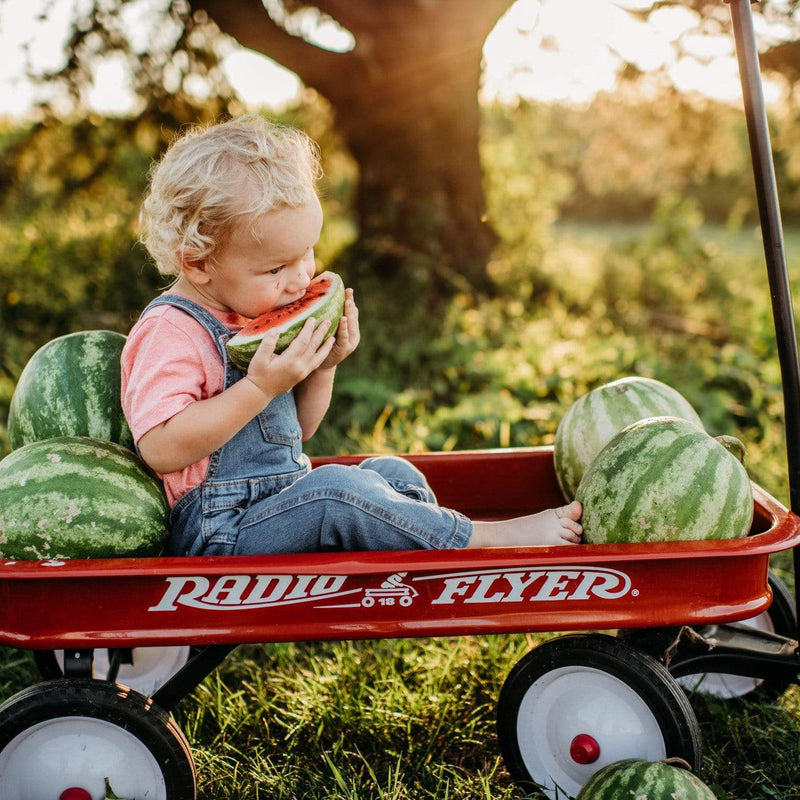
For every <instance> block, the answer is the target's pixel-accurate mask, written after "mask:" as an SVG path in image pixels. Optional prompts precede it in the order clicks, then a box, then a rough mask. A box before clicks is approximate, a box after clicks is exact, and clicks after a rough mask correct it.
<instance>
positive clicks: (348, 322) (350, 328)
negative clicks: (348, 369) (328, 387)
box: [321, 289, 361, 369]
mask: <svg viewBox="0 0 800 800" xmlns="http://www.w3.org/2000/svg"><path fill="white" fill-rule="evenodd" d="M334 338H335V340H336V341H335V343H334V345H333V349H332V350H331V352H330V353H329V354H328V357H327V358H326V359H325V360H324V361H323V362H322V364H321V367H322V369H330V368H331V367H335V366H336V365H337V364H341V363H342V361H344V360H345V359H346V358H347V356H349V355H350V353H352V352H353V351H354V350H355V349H356V347H358V343H359V341H360V340H361V331H360V329H359V327H358V308H357V307H356V301H355V300H354V299H353V290H352V289H347V290H346V291H345V300H344V313H343V314H342V318H341V319H340V320H339V327H338V328H337V329H336V336H335V337H334Z"/></svg>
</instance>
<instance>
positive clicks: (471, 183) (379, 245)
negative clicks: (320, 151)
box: [192, 0, 510, 290]
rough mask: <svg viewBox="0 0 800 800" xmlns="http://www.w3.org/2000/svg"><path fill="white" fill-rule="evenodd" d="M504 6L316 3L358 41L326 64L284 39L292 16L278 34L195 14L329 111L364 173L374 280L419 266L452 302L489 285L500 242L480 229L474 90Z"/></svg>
mask: <svg viewBox="0 0 800 800" xmlns="http://www.w3.org/2000/svg"><path fill="white" fill-rule="evenodd" d="M284 5H285V6H288V1H287V0H284ZM509 5H510V0H319V2H317V4H316V6H317V7H318V8H319V9H320V11H322V12H323V14H328V15H330V17H332V18H333V19H335V20H337V21H338V22H339V23H340V24H341V25H342V26H343V27H345V28H347V29H348V30H350V31H351V33H353V35H354V37H355V40H356V45H355V48H354V49H353V50H352V51H350V52H348V53H333V52H330V51H327V50H324V49H321V48H319V47H316V46H314V45H311V44H309V43H308V42H306V41H305V40H303V39H302V38H300V37H299V36H295V35H292V34H290V33H289V32H287V30H286V28H290V27H291V22H292V19H291V16H290V17H287V18H286V19H285V20H283V21H282V23H281V24H279V23H277V22H276V21H274V20H273V19H272V18H271V17H270V16H269V15H268V14H267V12H266V11H264V6H263V5H262V2H261V0H193V2H192V7H193V8H194V9H196V10H197V9H203V10H205V11H206V12H207V13H208V15H209V16H210V17H211V18H212V19H213V20H214V21H215V22H216V23H217V24H218V25H219V27H220V28H221V30H223V31H224V32H225V33H228V34H230V35H231V36H233V37H234V38H235V39H237V40H238V41H239V42H240V44H242V45H244V46H245V47H249V48H251V49H253V50H257V51H259V52H262V53H265V54H266V55H269V56H270V57H271V58H273V59H275V60H276V61H278V62H279V63H281V64H283V65H284V66H286V67H287V68H288V69H291V70H293V71H294V72H296V73H297V74H298V75H299V76H300V78H301V79H302V80H303V81H304V83H305V84H306V85H307V86H311V87H313V88H315V89H317V90H318V91H319V92H320V93H321V94H322V95H324V96H325V97H326V98H327V99H328V100H329V101H330V103H331V105H332V106H333V108H334V112H335V120H336V127H337V130H338V131H339V132H340V133H341V135H342V137H343V139H344V141H345V143H346V144H347V146H348V147H349V149H350V151H351V153H352V154H353V156H354V158H355V159H356V161H357V163H358V165H359V170H360V174H359V187H358V195H357V201H356V203H357V207H356V211H357V215H358V221H359V225H360V237H361V244H362V246H366V247H367V248H370V249H372V250H374V251H375V252H377V253H380V254H382V257H380V258H376V260H375V268H376V269H379V270H380V269H383V270H387V271H390V270H392V269H394V268H395V267H396V266H397V265H399V264H400V263H401V262H402V261H404V260H405V256H407V255H423V256H426V257H427V259H428V263H429V265H430V267H431V269H432V270H433V271H434V273H435V274H436V276H437V278H438V281H437V282H438V283H439V284H440V285H441V284H442V283H443V282H444V283H445V284H446V285H447V284H449V286H450V288H451V290H452V289H454V288H464V287H465V286H472V287H477V288H486V286H487V284H488V281H487V278H486V270H485V265H486V261H487V258H488V256H489V254H490V252H491V249H492V247H493V246H494V243H495V236H494V233H493V231H492V230H491V228H490V226H489V225H487V224H486V222H485V204H484V193H483V186H482V172H481V165H480V156H479V150H478V146H479V125H480V110H479V105H478V89H479V82H480V74H481V58H482V49H483V43H484V41H485V40H486V37H487V36H488V35H489V33H490V32H491V30H492V28H493V27H494V26H495V24H496V23H497V20H498V19H499V17H500V15H501V14H502V13H503V12H504V11H505V9H506V8H508V6H509ZM284 25H285V26H286V27H284Z"/></svg>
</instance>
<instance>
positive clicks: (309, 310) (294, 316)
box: [226, 272, 344, 370]
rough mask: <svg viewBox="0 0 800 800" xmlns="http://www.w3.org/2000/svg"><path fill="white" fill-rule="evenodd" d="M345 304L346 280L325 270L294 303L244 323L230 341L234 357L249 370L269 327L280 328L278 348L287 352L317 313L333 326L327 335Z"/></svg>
mask: <svg viewBox="0 0 800 800" xmlns="http://www.w3.org/2000/svg"><path fill="white" fill-rule="evenodd" d="M343 308H344V283H343V282H342V279H341V278H340V277H339V276H338V275H337V274H336V273H335V272H323V273H322V274H321V275H317V277H316V278H314V280H313V281H311V283H309V284H308V287H307V288H306V292H305V294H304V295H303V296H302V297H301V298H300V299H299V300H295V301H294V302H293V303H289V304H288V305H285V306H281V307H280V308H276V309H273V310H272V311H267V312H266V313H265V314H262V315H261V316H260V317H256V318H255V319H254V320H251V321H250V322H249V323H248V324H247V325H245V326H244V328H242V329H241V330H240V331H239V332H238V333H237V334H236V335H235V336H232V337H231V338H230V339H229V340H228V343H227V345H226V347H227V348H228V353H229V355H230V357H231V361H233V363H234V364H235V365H236V366H237V367H239V369H241V370H246V369H247V366H248V365H249V364H250V359H251V358H252V357H253V356H254V355H255V352H256V350H258V346H259V345H260V344H261V340H262V339H263V338H264V336H265V334H266V333H267V331H271V330H274V329H276V328H277V330H278V331H279V334H280V335H279V336H278V341H277V343H276V344H275V352H276V353H281V352H283V351H284V350H285V349H286V348H287V347H288V346H289V345H290V344H291V342H292V340H293V339H294V337H295V336H297V334H298V333H300V331H301V330H302V328H303V325H305V324H306V320H307V319H308V318H309V317H314V318H315V319H316V320H317V324H319V323H321V322H324V321H325V320H326V319H329V320H330V321H331V327H330V328H329V330H328V333H327V334H326V336H325V338H326V339H327V338H328V336H333V334H334V333H336V327H337V325H338V323H339V318H340V317H341V316H342V310H343Z"/></svg>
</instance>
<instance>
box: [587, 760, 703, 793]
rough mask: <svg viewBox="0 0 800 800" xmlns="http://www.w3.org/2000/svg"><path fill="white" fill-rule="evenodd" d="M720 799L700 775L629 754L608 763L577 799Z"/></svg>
mask: <svg viewBox="0 0 800 800" xmlns="http://www.w3.org/2000/svg"><path fill="white" fill-rule="evenodd" d="M622 798H630V799H631V800H639V799H640V798H642V799H643V800H673V798H675V799H677V798H680V800H717V797H716V795H715V794H714V792H712V791H711V789H710V788H709V787H708V786H706V784H705V783H703V781H701V780H700V778H698V777H697V776H696V775H693V774H692V773H691V772H689V771H688V770H686V769H681V768H680V767H673V766H672V765H671V764H665V763H663V762H660V761H645V760H643V759H638V758H626V759H622V760H620V761H615V762H613V763H611V764H607V765H606V766H605V767H602V768H601V769H599V770H598V771H597V772H595V773H594V775H592V776H591V777H590V778H589V780H588V781H586V783H585V784H584V785H583V786H582V787H581V790H580V791H579V792H578V795H577V797H576V798H575V800H622Z"/></svg>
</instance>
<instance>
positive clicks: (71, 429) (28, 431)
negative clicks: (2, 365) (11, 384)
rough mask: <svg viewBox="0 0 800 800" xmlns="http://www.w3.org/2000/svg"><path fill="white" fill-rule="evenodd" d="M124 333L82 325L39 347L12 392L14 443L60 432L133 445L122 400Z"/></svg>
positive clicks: (10, 424) (10, 433)
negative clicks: (121, 381)
mask: <svg viewBox="0 0 800 800" xmlns="http://www.w3.org/2000/svg"><path fill="white" fill-rule="evenodd" d="M124 344H125V337H124V336H123V335H122V334H121V333H115V332H114V331H80V332H78V333H70V334H68V335H66V336H60V337H58V338H57V339H53V340H52V341H50V342H48V343H47V344H45V345H43V346H42V347H40V348H39V349H38V350H37V351H36V352H35V353H34V354H33V355H32V356H31V359H30V361H28V363H27V364H26V365H25V369H23V370H22V374H21V375H20V376H19V381H18V382H17V386H16V388H15V389H14V395H13V397H12V398H11V407H10V409H9V414H8V436H9V439H10V441H11V447H12V448H17V447H22V446H23V445H25V444H30V443H31V442H38V441H41V440H42V439H51V438H53V437H55V436H88V437H90V438H93V439H103V440H105V441H109V442H116V443H117V444H121V445H122V446H123V447H128V448H131V449H133V438H132V437H131V432H130V429H129V428H128V423H127V422H126V421H125V416H124V415H123V413H122V406H121V404H120V361H119V359H120V354H121V353H122V347H123V345H124Z"/></svg>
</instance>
